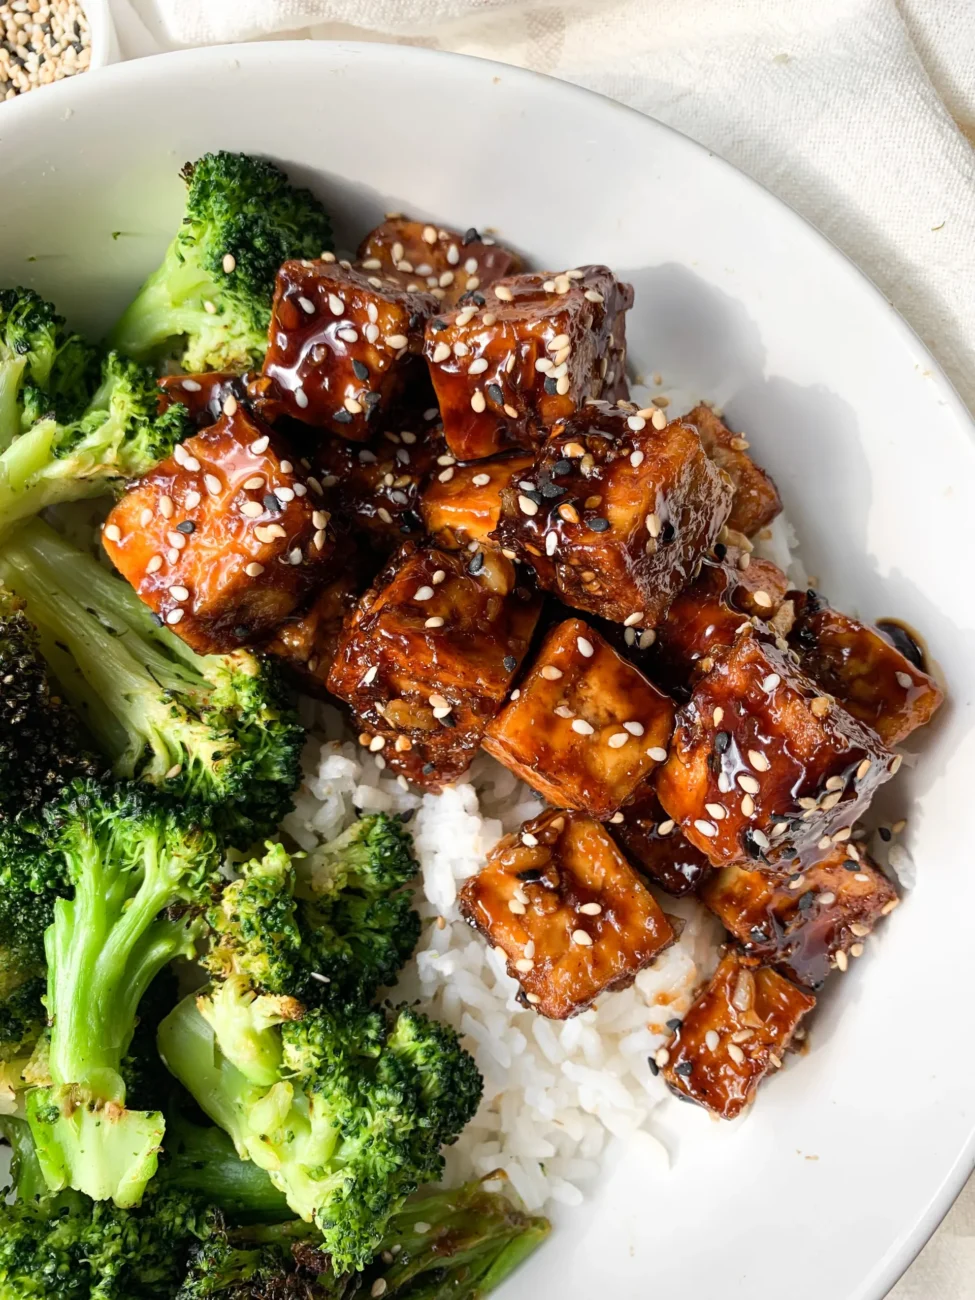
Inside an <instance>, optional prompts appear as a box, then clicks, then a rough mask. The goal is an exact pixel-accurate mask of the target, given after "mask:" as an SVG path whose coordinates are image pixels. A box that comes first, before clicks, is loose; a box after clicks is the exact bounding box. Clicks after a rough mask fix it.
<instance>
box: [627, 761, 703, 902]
mask: <svg viewBox="0 0 975 1300" xmlns="http://www.w3.org/2000/svg"><path fill="white" fill-rule="evenodd" d="M606 829H607V830H608V831H609V833H610V835H612V837H613V839H614V840H615V841H616V843H617V844H618V845H619V846H620V848H621V849H622V850H623V851H624V853H625V854H626V856H627V857H628V858H629V860H630V862H632V863H633V864H634V866H635V867H636V868H637V870H638V871H641V872H642V873H643V874H644V875H645V876H649V877H650V879H651V880H652V881H653V883H654V884H655V885H659V886H660V888H661V889H663V890H666V892H667V893H668V894H673V895H674V896H675V897H677V898H681V897H682V896H683V895H684V894H691V893H696V892H697V890H699V889H700V887H701V885H702V884H703V883H704V881H706V880H707V879H708V877H709V876H710V875H711V874H712V873H713V868H712V866H711V864H710V862H708V860H707V858H706V857H705V855H704V854H703V853H701V852H700V850H699V849H696V848H695V847H694V845H693V844H690V843H688V841H687V840H686V839H685V838H684V836H683V835H682V834H681V833H680V831H679V830H678V829H677V825H676V823H675V822H674V820H673V818H672V817H670V816H669V814H667V813H666V812H664V809H663V807H662V805H661V803H660V800H659V799H658V798H657V793H656V791H655V790H654V787H653V781H652V780H650V781H645V782H644V783H643V784H642V785H639V786H637V788H636V791H635V792H634V794H633V795H632V796H631V798H630V799H629V800H628V801H627V802H626V803H625V804H624V805H623V807H622V808H620V810H619V811H618V812H615V813H614V814H613V816H612V817H611V818H610V819H609V821H608V822H607V823H606Z"/></svg>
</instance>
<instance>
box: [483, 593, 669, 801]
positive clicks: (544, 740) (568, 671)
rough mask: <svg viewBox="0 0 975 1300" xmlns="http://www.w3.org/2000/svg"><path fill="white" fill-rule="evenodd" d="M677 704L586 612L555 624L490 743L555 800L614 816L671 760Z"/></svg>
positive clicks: (489, 734) (497, 722) (500, 756)
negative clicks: (587, 618) (586, 619)
mask: <svg viewBox="0 0 975 1300" xmlns="http://www.w3.org/2000/svg"><path fill="white" fill-rule="evenodd" d="M673 726H674V706H673V703H672V701H671V700H669V699H668V698H667V696H666V695H664V694H662V693H661V692H660V691H658V690H657V688H656V687H655V686H653V685H651V683H650V682H648V681H647V679H646V678H645V677H644V676H643V674H642V673H640V672H639V671H638V670H637V669H636V668H634V667H633V665H632V664H630V663H627V662H626V660H625V659H623V658H621V656H620V655H618V654H617V653H616V651H615V650H614V649H613V647H612V646H611V645H610V644H609V643H608V642H607V641H605V640H604V639H603V638H602V637H601V636H600V635H599V633H598V632H594V631H593V629H592V628H591V627H589V626H588V625H587V624H586V623H583V622H582V620H581V619H577V618H570V619H567V620H566V622H564V623H560V624H559V625H558V626H557V627H555V628H553V629H552V631H551V632H549V634H548V636H546V638H545V640H544V642H543V643H542V646H541V649H540V650H539V652H538V656H537V658H536V659H535V661H534V663H533V665H532V668H531V670H530V672H529V673H528V675H527V676H526V677H525V680H524V681H523V682H522V683H521V687H520V690H519V692H518V694H517V696H512V698H511V700H510V701H509V703H508V704H507V705H506V706H505V708H504V709H503V710H502V712H501V713H499V714H498V716H497V717H496V718H495V719H494V721H493V722H492V723H491V724H490V725H489V727H488V729H487V733H486V735H485V737H484V748H485V749H486V750H487V751H488V753H489V754H493V755H494V757H495V758H496V759H498V760H499V762H501V763H504V765H505V767H510V768H511V770H512V771H513V772H517V774H518V775H519V776H520V777H521V778H522V780H524V781H527V782H528V784H529V785H530V786H533V787H534V789H536V790H538V791H539V793H540V794H542V795H544V796H545V798H546V799H548V800H550V801H551V802H552V803H555V804H560V805H562V806H563V807H566V808H579V809H582V810H583V811H585V812H589V813H591V814H592V815H593V816H594V817H601V818H605V817H610V816H611V815H612V814H613V813H614V812H615V811H616V809H617V808H619V806H620V804H622V803H624V802H625V801H626V800H627V799H628V798H629V797H630V795H631V794H632V793H633V791H634V790H635V789H636V787H637V785H639V783H640V782H641V781H642V780H643V779H644V778H645V777H646V776H648V775H649V773H650V772H652V771H653V770H654V768H656V767H658V766H659V765H660V764H661V763H662V762H663V761H664V759H665V758H666V757H667V747H668V746H669V744H670V737H671V733H672V731H673Z"/></svg>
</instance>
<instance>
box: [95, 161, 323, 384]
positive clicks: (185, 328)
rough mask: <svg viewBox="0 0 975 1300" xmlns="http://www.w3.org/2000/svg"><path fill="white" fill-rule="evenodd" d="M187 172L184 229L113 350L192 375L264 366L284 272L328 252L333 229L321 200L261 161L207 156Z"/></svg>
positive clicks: (118, 332)
mask: <svg viewBox="0 0 975 1300" xmlns="http://www.w3.org/2000/svg"><path fill="white" fill-rule="evenodd" d="M180 174H181V176H182V178H183V180H184V181H185V182H186V185H187V195H186V211H185V215H184V217H183V224H182V226H181V227H180V229H179V232H178V233H177V235H176V238H175V239H174V240H173V242H172V244H170V246H169V249H168V251H167V253H166V256H165V257H164V258H163V261H162V264H161V265H160V266H159V267H158V268H157V269H156V270H155V271H153V273H152V274H151V275H150V276H149V278H148V280H146V282H145V284H143V286H142V288H141V289H140V290H139V292H138V294H137V295H136V298H135V300H134V301H133V302H132V303H131V304H130V306H129V307H128V308H127V309H126V311H125V313H124V315H123V316H122V319H121V320H120V321H119V322H118V324H117V325H116V327H115V329H114V331H113V333H112V343H113V346H115V347H117V348H119V349H120V350H121V351H122V352H124V353H126V354H127V355H129V356H133V357H136V358H138V359H139V360H148V359H150V358H155V359H160V358H162V357H166V356H172V355H175V356H176V357H178V358H179V360H180V361H181V363H182V365H183V367H184V369H186V370H189V371H200V370H245V369H246V368H247V367H248V366H252V365H257V366H259V365H260V363H261V361H262V359H263V357H264V353H265V351H266V349H267V331H268V325H269V323H270V319H271V299H272V296H273V293H274V280H275V276H276V275H277V272H278V268H279V267H280V266H281V263H282V262H284V261H287V259H288V258H293V257H298V258H308V257H319V256H321V254H322V252H323V251H324V250H327V249H330V248H331V247H332V242H331V241H332V227H331V222H330V221H329V219H328V216H327V215H326V213H325V211H324V209H323V208H322V206H321V204H320V203H319V202H318V200H317V199H316V198H315V197H314V195H312V194H311V193H309V191H308V190H304V189H297V188H296V187H295V186H293V185H292V184H291V183H290V181H289V180H288V178H287V177H286V176H285V174H284V172H282V171H281V170H280V169H279V168H277V167H275V166H274V164H273V163H270V162H267V161H266V160H265V159H263V158H252V157H249V156H248V155H247V154H238V153H212V154H206V155H204V157H202V158H200V159H199V160H198V161H197V162H195V163H187V164H186V166H185V167H184V168H183V170H182V172H181V173H180Z"/></svg>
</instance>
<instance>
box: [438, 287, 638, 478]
mask: <svg viewBox="0 0 975 1300" xmlns="http://www.w3.org/2000/svg"><path fill="white" fill-rule="evenodd" d="M479 296H481V297H483V298H484V299H485V301H484V304H483V306H479V305H478V304H477V303H473V302H472V303H468V304H464V305H461V306H460V307H458V308H457V309H456V310H455V311H453V312H450V313H448V314H446V315H441V316H436V317H434V319H433V320H431V321H430V322H429V324H428V325H427V331H426V345H425V348H424V353H425V356H426V358H427V363H428V364H429V367H430V377H431V379H432V380H433V387H434V389H435V391H436V394H437V401H438V402H439V404H440V413H441V415H442V417H443V422H444V433H445V435H446V438H447V443H448V444H449V446H450V450H451V451H452V452H453V453H454V455H455V456H456V457H457V459H458V460H478V459H480V458H482V457H484V456H493V455H494V454H495V453H496V452H499V451H504V450H505V449H506V448H508V447H510V446H511V445H512V444H515V445H517V446H521V447H529V448H530V447H532V446H534V444H536V443H537V442H538V441H539V440H540V439H541V438H542V437H543V436H544V433H545V431H546V430H547V429H549V428H551V426H552V425H553V424H555V422H556V421H557V420H561V419H565V417H566V416H569V415H571V414H572V413H573V412H574V411H576V410H577V409H578V408H579V407H580V406H582V404H583V402H584V401H585V399H586V398H587V397H599V396H600V395H601V394H605V395H606V396H608V397H612V398H615V397H618V396H625V393H626V386H625V366H626V325H625V315H624V313H625V312H626V311H627V309H628V308H629V307H631V306H632V305H633V289H632V287H631V286H630V285H628V284H621V283H620V281H619V280H617V279H616V277H615V276H614V275H613V273H612V271H610V270H609V269H608V268H607V267H605V266H585V267H581V268H580V269H579V270H576V271H567V272H565V273H564V274H557V273H555V272H551V273H548V272H543V273H541V274H538V275H536V274H524V275H512V276H506V277H505V278H504V279H502V280H498V281H497V282H496V283H495V284H493V285H492V286H491V287H490V288H489V289H487V290H486V291H485V292H484V294H481V295H479Z"/></svg>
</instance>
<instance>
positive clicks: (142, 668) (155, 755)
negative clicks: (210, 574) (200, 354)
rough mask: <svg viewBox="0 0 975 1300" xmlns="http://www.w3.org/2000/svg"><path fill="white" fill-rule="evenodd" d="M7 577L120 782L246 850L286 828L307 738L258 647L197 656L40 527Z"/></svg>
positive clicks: (0, 558) (4, 559)
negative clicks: (168, 802) (162, 797)
mask: <svg viewBox="0 0 975 1300" xmlns="http://www.w3.org/2000/svg"><path fill="white" fill-rule="evenodd" d="M0 572H2V574H3V576H4V578H5V580H6V581H7V582H8V583H9V585H10V586H11V587H13V589H14V590H15V591H17V592H18V593H19V594H20V595H22V596H23V597H24V598H25V599H26V600H27V602H28V604H29V606H30V610H31V615H32V617H33V619H34V621H35V623H36V624H37V626H38V629H39V634H40V644H41V649H42V650H43V652H44V655H45V657H46V659H47V660H48V662H49V663H50V664H51V666H52V668H53V669H54V671H55V673H56V674H57V677H58V680H59V682H60V684H61V687H62V689H63V691H64V693H65V695H66V696H67V697H68V699H69V700H70V701H71V703H72V705H73V706H74V708H75V709H76V710H77V712H78V714H79V716H80V717H81V718H83V719H84V721H85V723H86V725H87V726H88V728H89V730H90V731H91V732H92V734H93V735H94V736H95V738H96V739H97V740H98V742H99V746H100V748H101V750H102V752H104V753H105V754H107V755H108V756H109V757H110V759H111V761H112V764H113V767H114V771H115V773H116V775H117V776H120V777H123V778H126V779H129V778H137V779H139V780H141V781H146V782H149V783H151V784H152V785H155V786H157V787H158V788H159V789H161V790H163V791H165V792H166V793H167V794H169V795H171V796H173V797H174V798H176V799H177V800H179V801H180V802H183V803H185V804H187V805H190V806H192V808H193V815H194V817H196V818H198V819H199V820H201V821H203V822H204V823H205V824H207V825H211V826H213V827H215V828H216V829H218V830H219V831H220V832H221V833H222V834H224V835H226V836H227V837H228V838H229V839H230V841H231V842H232V843H234V844H237V845H240V846H246V845H248V844H250V843H252V842H253V841H254V840H255V839H256V838H258V837H259V836H260V835H266V834H268V833H269V832H270V831H272V830H273V829H274V828H275V827H276V826H277V825H278V824H279V823H280V821H281V819H282V818H283V817H284V816H285V814H286V813H287V812H288V811H289V810H290V808H291V798H292V794H293V792H294V790H295V789H296V787H297V785H298V780H299V773H300V758H301V748H302V745H303V742H304V732H303V730H302V728H301V727H300V726H299V724H298V720H297V716H296V714H295V712H294V710H293V708H292V707H291V705H290V704H289V703H288V702H287V700H286V697H285V692H284V688H283V686H282V684H281V680H280V678H279V677H278V675H277V672H276V669H275V667H274V665H272V664H271V663H270V662H269V661H268V660H266V659H263V658H259V657H258V656H256V655H254V654H252V653H251V652H250V651H248V650H238V651H235V652H234V653H232V654H228V655H205V656H201V655H197V654H194V652H193V651H192V650H190V648H189V647H188V646H187V645H186V644H185V643H184V642H183V641H181V640H180V639H179V637H176V636H174V635H173V634H172V633H171V632H170V631H168V629H166V628H164V627H161V626H159V624H158V620H156V619H154V616H153V615H152V614H151V613H150V611H149V609H148V608H147V607H146V606H145V605H144V604H143V603H142V601H141V600H139V598H138V596H137V595H136V594H135V592H134V591H133V590H132V588H131V587H130V586H129V584H128V583H127V582H124V581H122V580H121V579H120V578H118V577H115V576H114V575H113V574H111V573H109V572H108V571H107V570H106V569H104V568H103V567H102V566H101V565H100V564H98V563H97V562H96V561H95V560H93V559H92V558H91V557H90V556H87V555H84V554H83V553H81V552H80V551H78V550H77V549H76V548H75V547H73V546H71V545H70V544H69V543H68V542H66V541H65V540H64V539H63V538H61V537H59V536H58V535H57V534H56V533H55V532H53V531H52V530H51V529H50V528H48V527H47V526H46V525H44V524H42V523H41V522H40V521H37V520H35V521H33V522H32V523H31V524H29V525H27V526H26V527H25V528H24V529H23V530H22V531H21V533H20V534H18V536H17V537H16V538H15V539H13V541H12V542H11V543H10V544H8V546H7V547H6V548H4V550H3V551H2V552H0Z"/></svg>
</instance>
